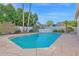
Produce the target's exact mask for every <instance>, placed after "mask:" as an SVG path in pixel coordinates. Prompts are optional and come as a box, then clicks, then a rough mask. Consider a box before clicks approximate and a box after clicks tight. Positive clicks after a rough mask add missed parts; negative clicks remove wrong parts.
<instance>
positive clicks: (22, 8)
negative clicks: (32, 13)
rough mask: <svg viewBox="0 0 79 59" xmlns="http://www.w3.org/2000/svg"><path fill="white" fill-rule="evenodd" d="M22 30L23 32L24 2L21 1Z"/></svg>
mask: <svg viewBox="0 0 79 59" xmlns="http://www.w3.org/2000/svg"><path fill="white" fill-rule="evenodd" d="M22 32H24V3H22Z"/></svg>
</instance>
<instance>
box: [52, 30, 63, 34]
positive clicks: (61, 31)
mask: <svg viewBox="0 0 79 59" xmlns="http://www.w3.org/2000/svg"><path fill="white" fill-rule="evenodd" d="M53 32H60V33H64V30H63V29H55V30H53Z"/></svg>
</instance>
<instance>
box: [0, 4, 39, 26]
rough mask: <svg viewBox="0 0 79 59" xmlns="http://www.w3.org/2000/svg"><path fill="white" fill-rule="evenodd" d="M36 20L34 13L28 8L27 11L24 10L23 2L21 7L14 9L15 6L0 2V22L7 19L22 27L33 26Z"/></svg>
mask: <svg viewBox="0 0 79 59" xmlns="http://www.w3.org/2000/svg"><path fill="white" fill-rule="evenodd" d="M30 8H31V7H30ZM29 14H30V15H29ZM28 19H29V20H28ZM37 20H38V15H37V14H36V13H32V12H31V11H30V9H29V12H27V11H26V12H25V11H24V5H23V4H22V8H17V9H15V7H14V6H13V5H12V4H7V5H3V4H0V22H3V21H8V22H12V23H15V25H16V26H23V27H24V26H33V25H34V24H35V23H36V22H37Z"/></svg>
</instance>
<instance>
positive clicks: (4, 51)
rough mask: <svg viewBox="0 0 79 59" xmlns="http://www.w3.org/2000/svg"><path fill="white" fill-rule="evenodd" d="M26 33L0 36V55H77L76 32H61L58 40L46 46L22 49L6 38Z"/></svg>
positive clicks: (78, 40)
mask: <svg viewBox="0 0 79 59" xmlns="http://www.w3.org/2000/svg"><path fill="white" fill-rule="evenodd" d="M30 34H35V33H27V34H12V35H4V36H0V56H1V55H2V56H4V55H5V56H79V39H78V38H79V36H77V35H76V34H68V33H64V34H62V35H61V36H60V37H59V38H58V40H57V41H56V42H55V43H54V44H52V45H51V46H50V47H48V48H37V49H22V48H20V47H19V46H17V45H16V44H14V43H13V42H12V41H10V40H9V39H8V38H9V37H12V36H19V35H30Z"/></svg>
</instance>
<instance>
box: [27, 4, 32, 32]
mask: <svg viewBox="0 0 79 59" xmlns="http://www.w3.org/2000/svg"><path fill="white" fill-rule="evenodd" d="M30 13H31V3H30V5H29V14H28V22H27V32H29V24H30Z"/></svg>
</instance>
